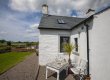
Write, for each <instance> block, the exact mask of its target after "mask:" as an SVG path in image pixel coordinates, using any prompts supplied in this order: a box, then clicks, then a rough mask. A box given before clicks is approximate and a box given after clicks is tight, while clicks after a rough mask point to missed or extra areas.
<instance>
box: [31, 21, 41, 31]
mask: <svg viewBox="0 0 110 80" xmlns="http://www.w3.org/2000/svg"><path fill="white" fill-rule="evenodd" d="M38 26H39V24H38V23H37V24H32V25H31V26H30V28H31V29H34V30H35V29H37V28H38Z"/></svg>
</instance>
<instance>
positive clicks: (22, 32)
mask: <svg viewBox="0 0 110 80" xmlns="http://www.w3.org/2000/svg"><path fill="white" fill-rule="evenodd" d="M42 4H47V5H48V6H49V14H51V15H63V16H75V17H86V14H85V13H86V12H87V10H88V9H89V8H92V9H94V10H96V12H97V11H100V10H101V9H103V8H105V7H107V6H110V0H0V39H5V40H11V41H38V36H39V30H38V29H37V27H38V25H39V22H40V19H41V16H42V12H41V11H42Z"/></svg>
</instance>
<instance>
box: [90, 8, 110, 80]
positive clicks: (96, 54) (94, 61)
mask: <svg viewBox="0 0 110 80" xmlns="http://www.w3.org/2000/svg"><path fill="white" fill-rule="evenodd" d="M91 28H92V29H90V31H89V33H90V35H89V37H90V74H91V78H92V79H91V80H110V9H109V10H107V11H105V12H103V13H101V14H97V15H96V16H95V18H94V21H93V27H91Z"/></svg>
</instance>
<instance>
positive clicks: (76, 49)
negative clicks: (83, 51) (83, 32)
mask: <svg viewBox="0 0 110 80" xmlns="http://www.w3.org/2000/svg"><path fill="white" fill-rule="evenodd" d="M74 41H75V46H76V48H75V51H77V52H78V38H74Z"/></svg>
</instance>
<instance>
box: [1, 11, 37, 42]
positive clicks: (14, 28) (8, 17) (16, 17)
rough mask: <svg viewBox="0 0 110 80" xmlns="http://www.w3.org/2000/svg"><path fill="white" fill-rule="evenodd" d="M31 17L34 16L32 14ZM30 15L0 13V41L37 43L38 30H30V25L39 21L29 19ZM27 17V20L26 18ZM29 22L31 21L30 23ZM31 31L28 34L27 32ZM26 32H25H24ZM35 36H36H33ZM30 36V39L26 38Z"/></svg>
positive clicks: (8, 12)
mask: <svg viewBox="0 0 110 80" xmlns="http://www.w3.org/2000/svg"><path fill="white" fill-rule="evenodd" d="M31 15H34V14H33V13H32V14H31ZM29 16H30V13H21V12H20V13H19V12H17V13H16V12H13V14H12V12H10V11H4V10H2V11H0V39H6V40H12V41H38V33H39V32H38V30H37V28H36V29H35V30H34V27H32V28H33V29H31V27H30V25H33V24H36V23H38V22H39V20H38V19H37V18H36V17H37V15H36V17H34V18H36V19H34V18H33V17H29ZM27 17H29V18H27ZM30 20H31V21H30ZM27 29H30V30H32V32H31V33H29V30H27ZM26 30H27V31H26ZM35 34H36V35H37V36H35ZM26 36H30V37H26Z"/></svg>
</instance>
